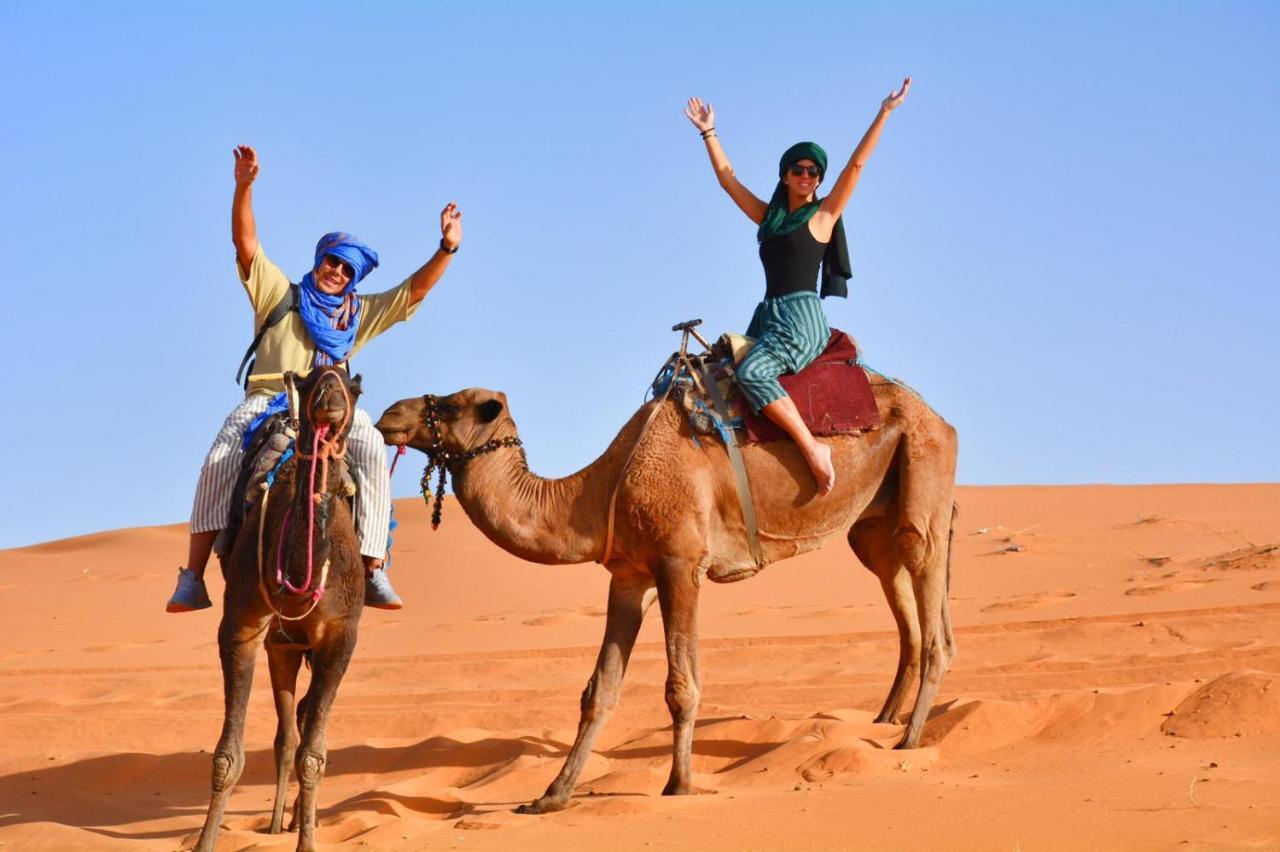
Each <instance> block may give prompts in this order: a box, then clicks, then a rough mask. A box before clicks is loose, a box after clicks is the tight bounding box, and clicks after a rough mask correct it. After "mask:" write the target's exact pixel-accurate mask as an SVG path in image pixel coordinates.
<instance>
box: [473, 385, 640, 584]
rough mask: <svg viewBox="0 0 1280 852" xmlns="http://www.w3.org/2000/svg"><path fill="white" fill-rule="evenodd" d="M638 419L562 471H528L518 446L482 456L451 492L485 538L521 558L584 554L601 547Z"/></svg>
mask: <svg viewBox="0 0 1280 852" xmlns="http://www.w3.org/2000/svg"><path fill="white" fill-rule="evenodd" d="M644 411H645V409H643V408H642V409H641V412H644ZM641 425H642V424H641V420H640V413H637V415H636V416H634V417H632V418H631V420H630V421H629V422H628V423H627V424H626V425H625V426H623V427H622V431H620V432H619V433H618V435H617V437H615V438H614V439H613V441H612V442H611V443H610V444H609V446H608V447H607V448H606V449H605V451H604V452H603V453H602V454H601V455H600V457H599V458H597V459H596V460H595V461H593V462H592V463H591V464H589V465H587V466H586V467H584V468H583V469H582V470H579V471H578V472H577V473H573V474H570V475H569V476H566V477H564V478H562V479H547V478H544V477H541V476H538V475H537V474H535V473H533V472H532V471H530V470H529V466H528V463H527V461H526V459H525V455H524V453H523V451H521V450H517V449H506V450H502V451H499V452H494V453H490V454H488V455H485V456H480V457H478V458H475V459H472V460H471V461H469V462H468V463H467V465H466V467H465V468H464V469H463V470H462V471H461V472H460V475H459V476H457V477H456V478H455V479H454V494H455V496H456V497H457V498H458V503H459V504H460V505H461V506H462V508H463V509H464V510H465V511H466V513H467V516H468V517H469V518H471V521H472V523H474V524H475V525H476V526H477V527H479V528H480V530H481V532H483V533H484V534H485V535H486V536H487V537H488V538H489V540H490V541H492V542H494V543H495V544H497V545H498V546H499V547H501V548H503V549H504V550H507V551H509V552H511V553H513V554H515V555H516V556H519V557H520V558H521V559H527V560H529V561H530V562H540V563H543V564H546V565H569V564H574V563H579V562H590V561H592V560H595V559H598V558H599V557H600V553H601V551H602V550H603V549H604V539H605V527H606V523H607V517H606V513H607V511H608V506H609V498H610V496H611V495H612V494H613V489H614V487H615V486H616V485H617V482H618V477H619V476H620V475H621V473H622V466H623V464H624V463H625V461H626V459H627V456H628V455H629V454H630V451H631V447H632V445H633V444H634V443H635V441H636V440H638V438H639V431H640V428H641ZM512 428H513V431H512V434H514V426H513V427H512Z"/></svg>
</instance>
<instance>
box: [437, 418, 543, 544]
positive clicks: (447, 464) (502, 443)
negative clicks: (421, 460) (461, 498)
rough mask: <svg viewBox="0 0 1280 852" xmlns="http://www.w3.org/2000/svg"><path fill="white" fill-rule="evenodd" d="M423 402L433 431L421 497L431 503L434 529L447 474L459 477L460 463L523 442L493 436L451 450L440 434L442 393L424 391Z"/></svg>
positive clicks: (462, 463)
mask: <svg viewBox="0 0 1280 852" xmlns="http://www.w3.org/2000/svg"><path fill="white" fill-rule="evenodd" d="M422 402H423V405H424V406H425V410H424V413H423V419H424V422H425V424H426V427H427V431H428V432H429V433H431V443H430V444H428V445H427V446H426V447H424V448H422V452H424V453H425V454H426V456H427V466H426V467H425V468H423V470H422V481H421V482H420V483H419V485H420V487H421V488H422V501H423V502H424V503H426V504H427V505H428V506H431V529H433V530H434V529H439V528H440V511H441V503H442V502H443V501H444V481H445V477H446V476H447V475H448V474H450V473H452V474H453V475H454V479H457V476H458V469H459V467H460V466H461V465H464V464H466V463H467V462H469V461H471V460H472V459H473V458H475V457H477V456H483V455H485V454H486V453H491V452H493V451H494V450H500V449H502V448H504V447H521V446H524V444H523V443H522V442H521V441H520V439H519V438H517V437H514V436H512V437H508V438H492V439H490V440H488V441H485V442H484V443H483V444H481V445H480V446H478V447H474V448H472V449H470V450H463V451H461V452H458V451H456V450H450V449H449V448H448V447H446V446H445V445H444V440H443V439H442V438H441V437H440V397H438V396H436V395H435V394H430V393H428V394H423V396H422ZM436 471H439V477H440V478H439V480H437V482H436V492H435V504H434V505H432V500H431V475H432V474H433V473H435V472H436Z"/></svg>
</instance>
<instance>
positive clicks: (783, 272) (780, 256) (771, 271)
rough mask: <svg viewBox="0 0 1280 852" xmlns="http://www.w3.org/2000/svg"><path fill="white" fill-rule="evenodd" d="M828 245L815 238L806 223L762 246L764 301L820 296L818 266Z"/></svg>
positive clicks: (769, 240) (763, 243)
mask: <svg viewBox="0 0 1280 852" xmlns="http://www.w3.org/2000/svg"><path fill="white" fill-rule="evenodd" d="M826 250H827V244H826V243H820V242H818V241H817V240H815V239H814V238H813V234H812V233H811V232H810V231H809V224H808V223H807V222H806V223H805V224H803V225H801V226H800V227H798V228H796V229H795V230H794V231H792V232H791V233H789V234H783V235H782V236H780V237H772V238H771V239H767V240H765V241H764V242H762V243H760V262H761V263H762V264H764V282H765V288H764V297H765V298H766V299H775V298H777V297H778V296H786V295H787V294H789V293H803V292H810V293H816V292H818V266H819V265H820V264H821V263H822V255H823V254H824V253H825V252H826Z"/></svg>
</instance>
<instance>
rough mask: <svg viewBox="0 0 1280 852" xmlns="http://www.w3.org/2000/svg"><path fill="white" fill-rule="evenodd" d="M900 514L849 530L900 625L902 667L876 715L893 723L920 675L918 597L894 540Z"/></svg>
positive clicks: (854, 545)
mask: <svg viewBox="0 0 1280 852" xmlns="http://www.w3.org/2000/svg"><path fill="white" fill-rule="evenodd" d="M896 524H897V518H896V517H894V516H890V517H876V518H868V519H867V520H864V521H859V522H858V523H856V524H854V526H853V529H851V530H849V545H850V546H851V547H852V548H853V552H854V554H856V555H857V557H858V559H859V561H861V562H862V564H863V565H865V566H867V568H869V569H870V570H871V572H872V573H873V574H875V575H876V578H877V579H878V580H879V581H880V588H881V589H883V590H884V596H885V599H886V600H887V601H888V602H889V610H890V611H891V612H892V613H893V620H894V621H895V622H896V623H897V625H898V670H897V672H896V673H895V674H894V677H893V686H891V687H890V688H889V695H888V696H887V697H886V698H885V700H884V706H883V707H881V708H880V713H879V714H878V715H877V716H876V721H877V722H888V723H893V722H895V721H896V720H897V718H898V711H899V710H900V709H901V708H902V702H903V701H904V700H905V699H906V697H907V694H908V692H909V691H910V689H911V687H912V684H913V682H914V681H915V680H916V678H918V677H919V676H920V622H919V619H918V616H917V614H916V597H915V592H914V590H913V589H912V586H911V575H910V574H909V573H908V572H907V570H906V569H905V568H904V567H903V565H902V562H901V560H900V559H899V558H898V553H897V548H896V547H895V545H894V543H893V528H894V526H895V525H896Z"/></svg>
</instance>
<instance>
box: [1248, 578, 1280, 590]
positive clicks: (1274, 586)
mask: <svg viewBox="0 0 1280 852" xmlns="http://www.w3.org/2000/svg"><path fill="white" fill-rule="evenodd" d="M1249 588H1251V589H1253V590H1254V591H1255V592H1280V580H1267V581H1266V582H1264V583H1256V584H1254V585H1252V586H1250V587H1249Z"/></svg>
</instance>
